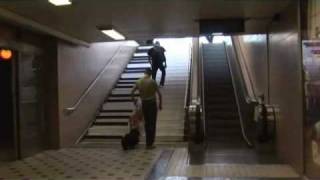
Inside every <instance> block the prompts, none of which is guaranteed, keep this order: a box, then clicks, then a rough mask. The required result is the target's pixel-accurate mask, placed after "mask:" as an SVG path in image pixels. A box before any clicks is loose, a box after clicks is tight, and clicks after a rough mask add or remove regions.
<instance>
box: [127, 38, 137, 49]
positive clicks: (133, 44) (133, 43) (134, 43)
mask: <svg viewBox="0 0 320 180" xmlns="http://www.w3.org/2000/svg"><path fill="white" fill-rule="evenodd" d="M126 44H127V46H134V47H135V46H139V43H138V42H137V41H134V40H131V41H127V43H126Z"/></svg>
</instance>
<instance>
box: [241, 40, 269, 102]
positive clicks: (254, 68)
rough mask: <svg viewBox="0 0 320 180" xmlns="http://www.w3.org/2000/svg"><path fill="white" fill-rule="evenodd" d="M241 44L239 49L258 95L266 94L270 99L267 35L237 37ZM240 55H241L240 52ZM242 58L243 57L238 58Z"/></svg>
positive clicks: (250, 80)
mask: <svg viewBox="0 0 320 180" xmlns="http://www.w3.org/2000/svg"><path fill="white" fill-rule="evenodd" d="M235 39H238V41H239V44H238V47H237V49H240V50H241V52H242V55H243V56H242V60H243V61H244V62H245V66H246V67H247V70H248V73H249V76H250V77H251V79H247V81H249V82H252V85H253V88H254V92H255V94H256V95H261V94H264V95H265V97H266V99H267V98H268V61H267V53H268V52H267V35H263V34H257V35H245V36H237V37H235ZM238 54H241V53H240V51H238ZM238 57H239V58H241V55H239V56H238Z"/></svg>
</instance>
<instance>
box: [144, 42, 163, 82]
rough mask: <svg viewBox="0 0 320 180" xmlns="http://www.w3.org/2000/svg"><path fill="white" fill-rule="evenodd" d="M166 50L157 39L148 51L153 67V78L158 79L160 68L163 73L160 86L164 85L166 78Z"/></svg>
mask: <svg viewBox="0 0 320 180" xmlns="http://www.w3.org/2000/svg"><path fill="white" fill-rule="evenodd" d="M165 51H166V50H165V49H164V48H163V47H162V46H160V43H159V42H158V41H156V42H155V44H154V46H153V47H152V48H151V49H149V51H148V55H149V62H150V64H151V67H152V79H154V80H156V77H157V71H158V69H160V71H161V73H162V74H161V81H160V86H164V82H165V78H166V68H167V61H166V56H165V54H164V53H165Z"/></svg>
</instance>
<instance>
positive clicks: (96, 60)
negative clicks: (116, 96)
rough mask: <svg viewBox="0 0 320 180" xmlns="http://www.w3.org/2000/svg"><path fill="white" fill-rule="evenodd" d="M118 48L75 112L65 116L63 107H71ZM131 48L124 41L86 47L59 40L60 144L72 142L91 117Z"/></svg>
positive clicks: (117, 75)
mask: <svg viewBox="0 0 320 180" xmlns="http://www.w3.org/2000/svg"><path fill="white" fill-rule="evenodd" d="M120 46H121V47H120ZM119 47H120V48H121V49H120V50H119V52H118V53H117V54H116V56H115V57H114V59H113V62H112V64H111V65H110V66H109V67H108V69H107V70H106V71H105V73H104V74H103V75H102V77H101V79H100V80H99V81H98V82H97V83H96V85H95V86H94V88H93V89H92V91H91V92H90V93H89V94H88V96H87V97H86V98H85V99H84V101H83V102H82V103H81V104H80V106H79V108H78V109H77V110H76V111H75V112H73V113H72V114H70V115H67V114H66V113H65V112H64V108H67V107H71V106H72V105H73V104H74V103H76V101H77V100H78V99H79V98H80V96H81V95H82V94H83V92H84V91H85V90H86V89H87V87H88V86H89V84H90V83H91V82H92V81H93V80H94V79H95V78H96V76H97V75H98V73H99V72H101V70H102V69H103V68H104V66H105V65H106V64H107V63H108V62H109V61H110V58H111V57H112V56H113V55H114V54H115V53H116V52H117V50H118V48H119ZM134 50H135V48H134V47H129V46H124V43H121V42H111V43H94V44H92V45H91V46H90V47H89V48H88V47H78V46H72V45H69V44H66V43H62V42H60V43H59V45H58V79H59V83H58V86H59V114H60V115H59V116H60V120H59V121H60V146H61V147H66V146H70V145H73V144H74V143H75V142H76V141H77V139H78V138H79V137H80V136H81V134H82V133H83V132H84V130H85V129H86V128H87V127H88V125H89V124H90V123H91V122H92V120H94V117H95V114H96V112H97V110H98V108H99V106H100V105H101V103H102V102H103V101H104V98H105V96H106V95H107V93H108V91H109V90H110V89H111V88H112V86H113V84H114V83H115V81H116V80H117V78H118V77H119V75H120V74H121V72H122V70H123V68H124V67H125V65H126V64H127V62H128V61H129V59H130V58H131V56H132V53H133V52H134Z"/></svg>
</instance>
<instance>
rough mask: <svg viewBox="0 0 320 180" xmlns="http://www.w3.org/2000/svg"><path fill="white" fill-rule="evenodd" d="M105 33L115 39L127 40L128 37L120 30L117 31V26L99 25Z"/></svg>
mask: <svg viewBox="0 0 320 180" xmlns="http://www.w3.org/2000/svg"><path fill="white" fill-rule="evenodd" d="M97 28H98V29H99V30H100V31H101V32H102V33H103V34H105V35H107V36H109V37H110V38H112V39H114V40H125V39H126V38H125V37H124V35H122V34H121V33H120V32H118V31H116V30H115V28H114V27H113V26H112V25H110V26H98V27H97Z"/></svg>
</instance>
